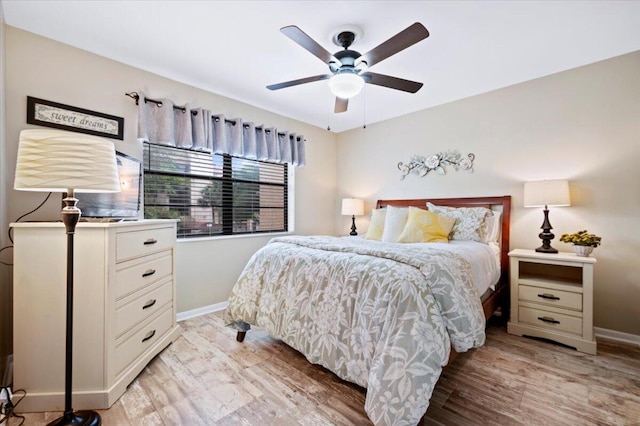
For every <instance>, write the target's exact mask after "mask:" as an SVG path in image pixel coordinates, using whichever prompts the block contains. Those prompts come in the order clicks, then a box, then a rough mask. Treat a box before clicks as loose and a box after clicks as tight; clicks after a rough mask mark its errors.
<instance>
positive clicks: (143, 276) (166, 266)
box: [116, 251, 173, 300]
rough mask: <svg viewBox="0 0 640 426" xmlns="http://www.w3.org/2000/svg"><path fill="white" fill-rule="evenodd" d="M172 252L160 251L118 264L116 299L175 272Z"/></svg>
mask: <svg viewBox="0 0 640 426" xmlns="http://www.w3.org/2000/svg"><path fill="white" fill-rule="evenodd" d="M171 255H172V252H171V251H167V252H164V253H158V254H156V255H151V256H148V257H145V258H142V259H135V260H131V261H129V262H125V263H122V264H120V265H118V270H117V271H116V300H118V299H121V298H122V297H124V296H126V295H129V294H131V293H134V292H136V291H138V290H139V289H141V288H143V287H146V286H148V285H150V284H153V283H154V282H157V281H159V280H161V279H163V278H165V277H168V276H171V275H172V274H173V257H172V256H171Z"/></svg>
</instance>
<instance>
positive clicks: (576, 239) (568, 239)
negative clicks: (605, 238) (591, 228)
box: [560, 229, 602, 247]
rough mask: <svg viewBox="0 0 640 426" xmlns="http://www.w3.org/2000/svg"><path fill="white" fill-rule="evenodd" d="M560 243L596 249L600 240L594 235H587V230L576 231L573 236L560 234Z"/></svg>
mask: <svg viewBox="0 0 640 426" xmlns="http://www.w3.org/2000/svg"><path fill="white" fill-rule="evenodd" d="M560 241H562V242H563V243H571V244H574V245H576V246H590V247H598V246H599V245H600V243H601V241H602V238H600V237H598V236H597V235H595V234H589V233H588V232H587V230H586V229H585V230H583V231H578V232H576V233H575V234H562V236H561V237H560Z"/></svg>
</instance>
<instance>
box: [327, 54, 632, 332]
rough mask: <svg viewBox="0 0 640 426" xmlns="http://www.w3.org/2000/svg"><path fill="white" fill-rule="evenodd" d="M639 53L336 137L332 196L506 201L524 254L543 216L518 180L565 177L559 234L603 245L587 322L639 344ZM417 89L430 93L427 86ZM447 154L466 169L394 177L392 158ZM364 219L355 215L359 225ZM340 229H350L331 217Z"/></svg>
mask: <svg viewBox="0 0 640 426" xmlns="http://www.w3.org/2000/svg"><path fill="white" fill-rule="evenodd" d="M638 70H640V52H634V53H631V54H628V55H624V56H620V57H616V58H613V59H609V60H606V61H602V62H598V63H595V64H591V65H588V66H584V67H580V68H576V69H573V70H569V71H566V72H562V73H558V74H554V75H550V76H547V77H544V78H540V79H536V80H532V81H528V82H525V83H522V84H517V85H514V86H511V87H507V88H504V89H501V90H496V91H493V92H489V93H486V94H482V95H479V96H475V97H471V98H468V99H463V100H460V101H456V102H452V103H449V104H446V105H442V106H438V107H435V108H430V109H427V110H424V111H420V112H417V113H414V114H410V115H406V116H403V117H399V118H396V119H392V120H388V121H385V122H381V123H378V124H372V125H369V126H367V128H366V129H356V130H352V131H349V132H344V133H341V134H339V135H338V156H337V159H338V160H337V161H338V180H337V181H338V194H337V200H339V199H340V198H342V197H343V196H356V197H362V198H365V200H366V203H367V206H366V212H367V213H368V212H369V211H370V209H371V208H372V207H373V206H374V205H375V201H376V199H379V198H428V197H464V196H479V195H506V194H510V195H511V196H512V207H513V211H512V219H511V220H512V222H511V230H512V231H511V248H512V249H513V248H530V249H533V248H535V247H538V246H539V245H540V240H539V239H538V237H537V234H538V233H539V232H540V230H539V228H540V225H541V223H542V219H543V216H542V210H541V209H537V208H531V209H529V208H527V209H525V208H523V207H522V203H523V199H522V197H523V183H524V182H526V181H530V180H541V179H555V178H567V179H569V181H570V189H571V198H572V205H571V207H558V208H550V210H551V213H550V219H551V223H552V225H553V226H554V233H555V234H556V239H555V240H554V241H555V242H554V243H553V245H554V246H555V247H557V248H558V249H560V250H564V251H571V247H570V246H569V245H567V244H564V243H559V242H558V238H559V237H560V235H561V234H562V233H569V232H575V231H578V230H580V229H585V228H586V229H588V230H589V231H590V232H594V233H596V234H598V235H600V236H602V238H603V244H602V246H601V247H599V248H597V249H596V251H595V253H594V255H595V256H596V257H597V259H598V263H597V265H596V267H595V294H594V300H595V306H594V308H595V326H596V327H601V328H605V329H609V330H615V331H619V332H622V333H629V334H632V335H635V336H638V341H640V303H638V301H639V300H640V264H639V263H638V261H637V257H638V253H640V167H638V161H639V160H640V140H639V136H640V72H638ZM422 90H426V91H428V90H429V86H428V82H427V84H426V85H425V87H424V88H423V89H422ZM449 149H457V150H459V151H460V152H461V153H463V154H467V153H469V152H471V153H474V154H475V155H476V159H475V162H474V172H473V173H472V174H469V173H467V172H464V171H458V172H456V171H453V169H451V168H449V169H448V170H447V174H446V175H444V176H440V175H436V174H429V175H427V176H426V177H423V178H418V177H416V176H409V177H407V179H406V180H405V181H400V180H399V173H398V170H397V168H396V165H397V163H398V162H406V161H408V160H409V158H410V157H411V156H412V155H414V154H422V155H429V154H435V153H437V152H441V151H446V150H449ZM367 222H368V220H367V218H366V217H362V218H359V219H357V224H358V228H359V230H360V231H361V232H364V231H365V230H366V228H367V224H368V223H367ZM336 223H337V224H338V228H337V231H338V232H339V231H341V230H345V229H348V227H349V222H348V221H347V220H346V219H345V218H342V217H340V216H339V215H337V214H336Z"/></svg>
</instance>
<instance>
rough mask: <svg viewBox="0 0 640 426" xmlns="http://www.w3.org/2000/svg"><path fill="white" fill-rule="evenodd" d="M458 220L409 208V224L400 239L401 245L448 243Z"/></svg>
mask: <svg viewBox="0 0 640 426" xmlns="http://www.w3.org/2000/svg"><path fill="white" fill-rule="evenodd" d="M455 223H456V220H455V219H453V218H450V217H446V216H440V215H437V214H435V213H433V212H430V211H427V210H424V209H419V208H417V207H409V215H408V217H407V224H406V225H405V227H404V230H403V231H402V234H400V238H398V242H399V243H448V242H449V238H448V237H449V233H450V232H451V228H453V225H454V224H455Z"/></svg>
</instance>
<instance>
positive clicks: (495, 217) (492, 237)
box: [485, 211, 502, 243]
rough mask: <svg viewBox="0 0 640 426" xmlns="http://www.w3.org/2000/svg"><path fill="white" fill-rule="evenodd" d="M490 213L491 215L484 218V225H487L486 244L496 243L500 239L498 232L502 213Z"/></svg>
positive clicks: (500, 229) (500, 226) (500, 227)
mask: <svg viewBox="0 0 640 426" xmlns="http://www.w3.org/2000/svg"><path fill="white" fill-rule="evenodd" d="M492 213H493V214H492V215H490V216H487V217H486V218H485V223H486V224H487V226H486V228H487V237H486V239H485V242H486V243H497V242H498V241H499V239H500V231H502V222H501V221H500V216H501V215H502V212H496V211H492Z"/></svg>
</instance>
